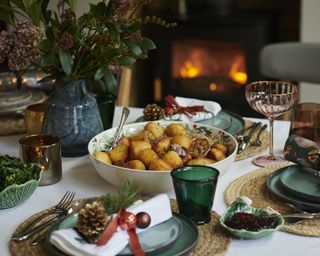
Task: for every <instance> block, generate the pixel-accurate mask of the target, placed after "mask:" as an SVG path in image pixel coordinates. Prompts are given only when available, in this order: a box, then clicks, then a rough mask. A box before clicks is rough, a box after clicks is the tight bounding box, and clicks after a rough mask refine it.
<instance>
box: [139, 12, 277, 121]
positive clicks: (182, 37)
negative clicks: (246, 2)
mask: <svg viewBox="0 0 320 256" xmlns="http://www.w3.org/2000/svg"><path fill="white" fill-rule="evenodd" d="M169 19H170V20H173V21H176V22H177V23H178V26H177V27H176V28H172V29H164V28H159V27H157V28H155V27H154V26H152V27H146V28H145V33H146V35H147V36H148V37H150V38H152V39H153V40H154V41H155V42H156V43H157V46H158V47H157V50H156V51H155V52H152V53H150V56H149V58H148V59H146V60H144V61H143V63H141V65H142V68H141V70H143V71H144V72H143V73H141V75H140V76H141V77H143V79H142V81H140V82H141V84H147V85H148V87H147V88H143V89H142V90H141V94H142V96H141V98H142V99H144V100H145V102H144V103H143V104H146V103H150V102H161V100H162V99H163V97H164V96H166V95H168V94H172V95H174V96H182V97H195V98H199V99H204V100H213V101H217V102H219V103H220V104H221V105H222V108H223V109H225V110H229V111H232V112H235V113H238V114H241V115H250V116H256V115H257V114H256V113H255V112H254V111H252V110H251V109H250V107H249V106H248V104H247V102H246V100H245V95H244V87H245V85H246V84H247V83H248V82H252V81H257V80H262V79H264V77H263V76H262V75H261V74H260V72H259V52H260V50H261V48H262V47H263V46H264V45H266V44H268V43H270V42H274V41H276V38H275V34H276V33H274V30H275V29H274V28H275V25H276V18H275V16H274V15H272V14H265V13H258V14H255V15H253V14H250V15H248V14H246V13H232V14H230V15H222V16H221V15H217V16H215V15H212V14H199V13H195V14H191V15H188V17H172V16H171V17H169ZM151 85H152V86H151Z"/></svg>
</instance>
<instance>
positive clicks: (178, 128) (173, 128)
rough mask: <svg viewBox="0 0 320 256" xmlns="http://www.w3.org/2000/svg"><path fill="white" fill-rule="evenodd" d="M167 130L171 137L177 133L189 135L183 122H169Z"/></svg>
mask: <svg viewBox="0 0 320 256" xmlns="http://www.w3.org/2000/svg"><path fill="white" fill-rule="evenodd" d="M165 131H166V134H167V135H168V136H170V137H173V136H176V135H182V136H184V135H187V129H186V128H185V127H184V126H183V125H182V124H169V125H168V126H167V128H166V130H165Z"/></svg>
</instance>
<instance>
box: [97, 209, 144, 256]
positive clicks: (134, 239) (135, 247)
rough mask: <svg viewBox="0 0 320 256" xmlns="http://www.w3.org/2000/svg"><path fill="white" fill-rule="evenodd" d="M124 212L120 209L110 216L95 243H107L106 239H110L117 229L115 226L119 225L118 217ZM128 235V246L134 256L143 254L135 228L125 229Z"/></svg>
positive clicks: (124, 211) (142, 255)
mask: <svg viewBox="0 0 320 256" xmlns="http://www.w3.org/2000/svg"><path fill="white" fill-rule="evenodd" d="M125 213H126V210H125V209H120V210H119V211H118V212H117V214H116V215H115V216H114V217H113V218H112V220H111V221H110V223H109V224H108V225H107V226H106V228H105V230H104V231H103V232H102V235H101V236H100V238H99V240H98V242H97V243H96V245H98V246H102V245H105V244H106V243H108V241H109V240H110V239H111V237H112V236H113V234H114V233H115V232H116V231H117V228H118V226H119V219H120V218H122V217H123V215H124V214H125ZM127 233H128V236H129V244H130V247H131V249H132V251H133V253H134V255H135V256H144V255H145V254H144V251H143V250H142V247H141V245H140V242H139V238H138V236H137V233H136V229H135V227H134V228H131V229H128V230H127Z"/></svg>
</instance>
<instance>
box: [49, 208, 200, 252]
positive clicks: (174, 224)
mask: <svg viewBox="0 0 320 256" xmlns="http://www.w3.org/2000/svg"><path fill="white" fill-rule="evenodd" d="M75 224H76V216H75V215H71V216H70V217H68V218H67V219H65V220H64V221H63V222H61V223H60V224H58V225H56V226H55V227H54V228H53V229H52V231H51V232H50V234H51V233H52V232H53V231H54V230H57V229H59V228H61V229H62V228H72V227H73V226H74V225H75ZM177 229H178V230H177ZM50 234H49V235H48V238H47V240H46V244H47V247H48V249H49V250H50V252H52V254H53V255H55V256H65V255H66V254H64V253H63V252H61V251H60V250H58V249H57V248H56V247H55V246H54V245H52V244H51V243H50V241H49V238H50ZM198 236H199V234H198V229H197V226H196V225H195V224H194V223H193V222H192V221H191V220H189V219H188V218H186V217H184V216H182V215H180V214H176V213H173V217H172V218H171V219H169V220H167V221H166V222H163V223H161V224H159V225H157V226H155V227H152V228H150V229H148V230H146V231H144V232H141V233H139V239H140V243H141V246H142V248H143V249H144V251H145V253H146V255H155V256H171V255H177V256H178V255H185V254H186V253H187V252H190V251H191V250H192V249H193V248H194V247H195V246H196V244H197V242H198ZM156 237H158V239H155V238H156ZM157 240H161V241H157ZM129 252H130V248H129V247H128V246H127V247H126V248H124V249H123V250H122V251H121V252H120V253H119V254H118V255H119V256H120V255H123V256H124V255H130V253H129Z"/></svg>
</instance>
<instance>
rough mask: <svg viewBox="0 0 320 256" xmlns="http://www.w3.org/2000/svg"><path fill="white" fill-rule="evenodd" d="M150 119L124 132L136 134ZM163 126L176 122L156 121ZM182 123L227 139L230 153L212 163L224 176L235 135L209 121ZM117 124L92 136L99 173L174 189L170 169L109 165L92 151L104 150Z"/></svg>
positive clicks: (147, 189)
mask: <svg viewBox="0 0 320 256" xmlns="http://www.w3.org/2000/svg"><path fill="white" fill-rule="evenodd" d="M147 123H148V122H142V123H133V124H128V125H124V127H123V135H130V134H135V133H138V132H140V131H142V130H143V128H144V126H145V125H146V124H147ZM157 123H159V124H160V125H161V126H162V127H166V126H168V125H169V124H172V123H177V122H172V121H157ZM179 123H180V124H183V125H184V126H185V127H186V128H187V129H188V130H191V131H196V132H199V133H203V134H206V135H208V134H209V136H210V135H211V136H217V137H219V138H221V139H222V140H224V143H226V145H227V146H228V150H229V154H228V156H227V157H226V158H225V159H223V160H221V161H218V162H215V163H213V164H211V165H210V166H212V167H214V168H216V169H218V170H219V172H220V176H222V175H223V174H224V173H225V172H226V171H227V170H228V169H229V167H230V165H231V164H232V163H233V161H234V159H235V156H236V149H237V147H238V145H237V141H236V139H235V138H234V137H233V136H232V135H231V134H230V133H227V132H225V131H223V130H221V129H218V128H213V127H210V126H207V125H202V124H195V123H184V122H179ZM116 130H117V128H112V129H109V130H106V131H104V132H102V133H99V134H98V135H96V136H95V137H94V138H92V139H91V141H90V142H89V145H88V150H89V154H90V158H91V161H92V163H93V165H94V167H95V169H96V170H97V172H98V173H99V175H100V176H101V177H102V178H104V179H105V180H107V181H108V182H110V183H111V184H113V185H114V186H116V187H120V186H121V184H122V183H123V182H124V181H126V180H127V179H131V180H132V182H133V184H134V185H135V186H138V187H140V188H141V190H142V193H146V194H151V193H166V192H172V191H174V190H173V185H172V180H171V176H170V171H148V170H134V169H129V168H125V167H119V166H116V165H110V164H106V163H103V162H102V161H99V160H98V159H97V158H95V156H94V155H93V153H94V151H95V150H101V149H102V148H103V146H104V145H105V143H106V141H108V140H109V141H110V138H111V139H112V137H113V136H114V134H115V132H116Z"/></svg>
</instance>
